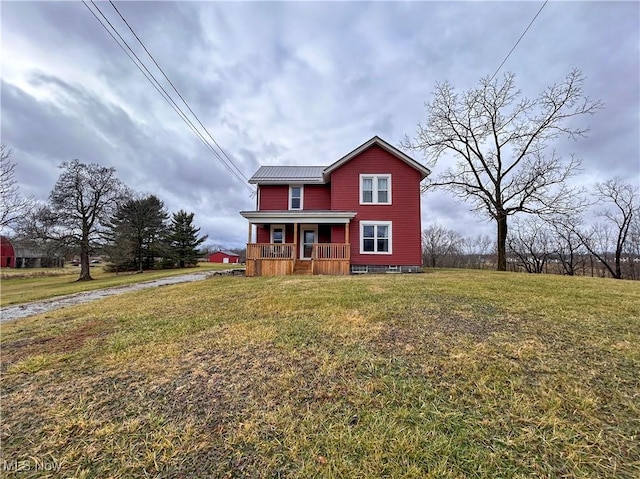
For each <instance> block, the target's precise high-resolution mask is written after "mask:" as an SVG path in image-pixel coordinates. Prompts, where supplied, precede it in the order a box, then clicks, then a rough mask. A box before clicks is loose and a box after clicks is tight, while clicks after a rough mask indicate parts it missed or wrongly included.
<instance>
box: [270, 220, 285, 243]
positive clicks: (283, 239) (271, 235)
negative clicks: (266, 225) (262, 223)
mask: <svg viewBox="0 0 640 479" xmlns="http://www.w3.org/2000/svg"><path fill="white" fill-rule="evenodd" d="M275 229H281V230H282V243H281V244H285V243H286V242H287V227H286V226H285V225H271V232H270V234H269V243H273V242H274V241H273V230H275Z"/></svg>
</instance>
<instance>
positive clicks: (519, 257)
mask: <svg viewBox="0 0 640 479" xmlns="http://www.w3.org/2000/svg"><path fill="white" fill-rule="evenodd" d="M507 245H508V247H509V251H510V252H511V253H513V256H514V259H515V261H516V264H517V265H519V266H522V267H523V268H524V269H525V270H526V271H527V272H528V273H544V272H545V266H546V264H547V262H548V261H549V259H550V258H551V256H552V254H553V242H552V235H551V231H550V228H549V224H548V223H546V222H545V221H543V220H541V219H538V218H535V217H530V218H529V219H528V220H521V219H518V218H516V221H515V222H514V227H513V228H512V229H511V231H510V233H509V236H508V238H507Z"/></svg>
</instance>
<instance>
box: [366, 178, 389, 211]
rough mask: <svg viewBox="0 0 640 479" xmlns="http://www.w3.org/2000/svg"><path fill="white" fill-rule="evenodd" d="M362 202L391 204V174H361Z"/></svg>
mask: <svg viewBox="0 0 640 479" xmlns="http://www.w3.org/2000/svg"><path fill="white" fill-rule="evenodd" d="M360 204H361V205H363V204H371V205H390V204H391V175H360Z"/></svg>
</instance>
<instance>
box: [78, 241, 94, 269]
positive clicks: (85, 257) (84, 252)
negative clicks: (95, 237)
mask: <svg viewBox="0 0 640 479" xmlns="http://www.w3.org/2000/svg"><path fill="white" fill-rule="evenodd" d="M92 279H93V278H92V277H91V271H90V270H89V237H88V235H85V234H84V232H83V235H82V240H81V241H80V277H79V278H78V281H90V280H92Z"/></svg>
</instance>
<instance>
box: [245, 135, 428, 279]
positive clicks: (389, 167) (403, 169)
mask: <svg viewBox="0 0 640 479" xmlns="http://www.w3.org/2000/svg"><path fill="white" fill-rule="evenodd" d="M429 173H430V171H429V169H428V168H426V167H425V166H423V165H422V164H420V163H418V162H417V161H415V160H413V159H412V158H410V157H409V156H407V155H406V154H404V153H403V152H401V151H399V150H398V149H396V148H394V147H393V146H391V145H390V144H389V143H387V142H385V141H384V140H382V139H380V138H379V137H377V136H374V137H373V138H371V139H370V140H369V141H367V142H366V143H364V144H362V145H360V146H359V147H358V148H356V149H355V150H353V151H352V152H350V153H348V154H347V155H345V156H343V157H342V158H340V159H339V160H338V161H336V162H334V163H332V164H331V165H329V166H327V167H324V166H262V167H260V169H259V170H258V171H257V172H256V173H255V174H254V175H253V177H251V178H250V179H249V182H250V183H253V184H256V185H257V187H258V195H257V209H256V211H241V212H240V214H241V215H242V216H244V217H245V218H246V219H248V220H249V242H248V244H247V271H246V274H247V276H262V275H280V274H292V273H296V272H297V273H312V274H349V273H350V272H351V273H360V272H403V271H407V272H409V271H419V270H420V268H421V265H422V246H421V224H420V182H421V181H422V180H423V179H424V178H425V177H426V176H427V175H428V174H429ZM254 225H255V232H256V242H255V243H253V242H252V240H253V238H252V237H253V228H254Z"/></svg>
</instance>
